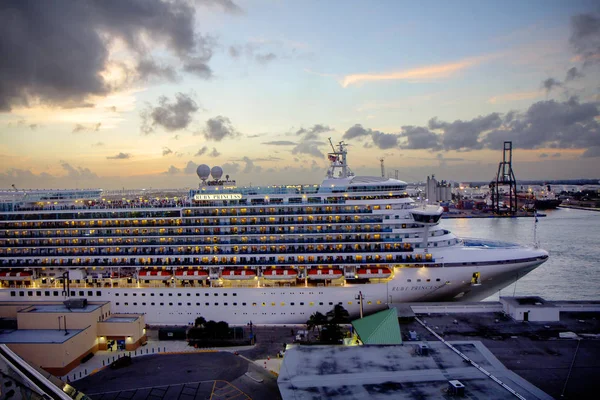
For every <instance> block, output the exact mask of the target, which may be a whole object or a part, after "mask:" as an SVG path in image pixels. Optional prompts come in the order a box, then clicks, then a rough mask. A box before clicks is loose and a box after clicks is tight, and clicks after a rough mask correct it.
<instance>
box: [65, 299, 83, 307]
mask: <svg viewBox="0 0 600 400" xmlns="http://www.w3.org/2000/svg"><path fill="white" fill-rule="evenodd" d="M63 304H64V305H65V307H67V308H69V309H70V308H86V307H87V305H88V301H87V299H69V300H65V301H63Z"/></svg>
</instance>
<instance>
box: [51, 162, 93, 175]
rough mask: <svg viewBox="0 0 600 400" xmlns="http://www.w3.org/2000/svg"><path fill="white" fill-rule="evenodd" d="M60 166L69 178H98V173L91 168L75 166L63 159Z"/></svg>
mask: <svg viewBox="0 0 600 400" xmlns="http://www.w3.org/2000/svg"><path fill="white" fill-rule="evenodd" d="M60 166H61V167H62V169H64V170H65V172H66V173H67V177H68V178H72V179H97V178H98V175H96V174H95V173H93V172H92V171H90V169H89V168H82V167H73V166H71V164H69V163H67V162H66V161H63V160H61V161H60Z"/></svg>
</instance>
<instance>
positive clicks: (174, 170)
mask: <svg viewBox="0 0 600 400" xmlns="http://www.w3.org/2000/svg"><path fill="white" fill-rule="evenodd" d="M180 172H181V170H180V169H179V168H177V167H176V166H174V165H171V166H170V167H169V169H168V170H167V171H165V172H164V173H165V174H167V175H177V174H179V173H180Z"/></svg>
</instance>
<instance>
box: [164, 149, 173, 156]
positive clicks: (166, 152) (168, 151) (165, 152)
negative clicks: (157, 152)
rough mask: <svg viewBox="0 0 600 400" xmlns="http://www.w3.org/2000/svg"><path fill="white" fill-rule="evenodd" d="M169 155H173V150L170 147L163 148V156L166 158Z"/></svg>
mask: <svg viewBox="0 0 600 400" xmlns="http://www.w3.org/2000/svg"><path fill="white" fill-rule="evenodd" d="M169 154H173V150H171V149H170V148H168V147H163V149H162V155H163V157H164V156H168V155H169Z"/></svg>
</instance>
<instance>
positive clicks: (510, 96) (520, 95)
mask: <svg viewBox="0 0 600 400" xmlns="http://www.w3.org/2000/svg"><path fill="white" fill-rule="evenodd" d="M543 95H544V93H543V92H541V91H536V92H515V93H506V94H501V95H499V96H494V97H490V98H489V99H488V101H487V102H488V103H490V104H499V103H507V102H510V101H517V100H527V99H534V98H536V97H541V96H543Z"/></svg>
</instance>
